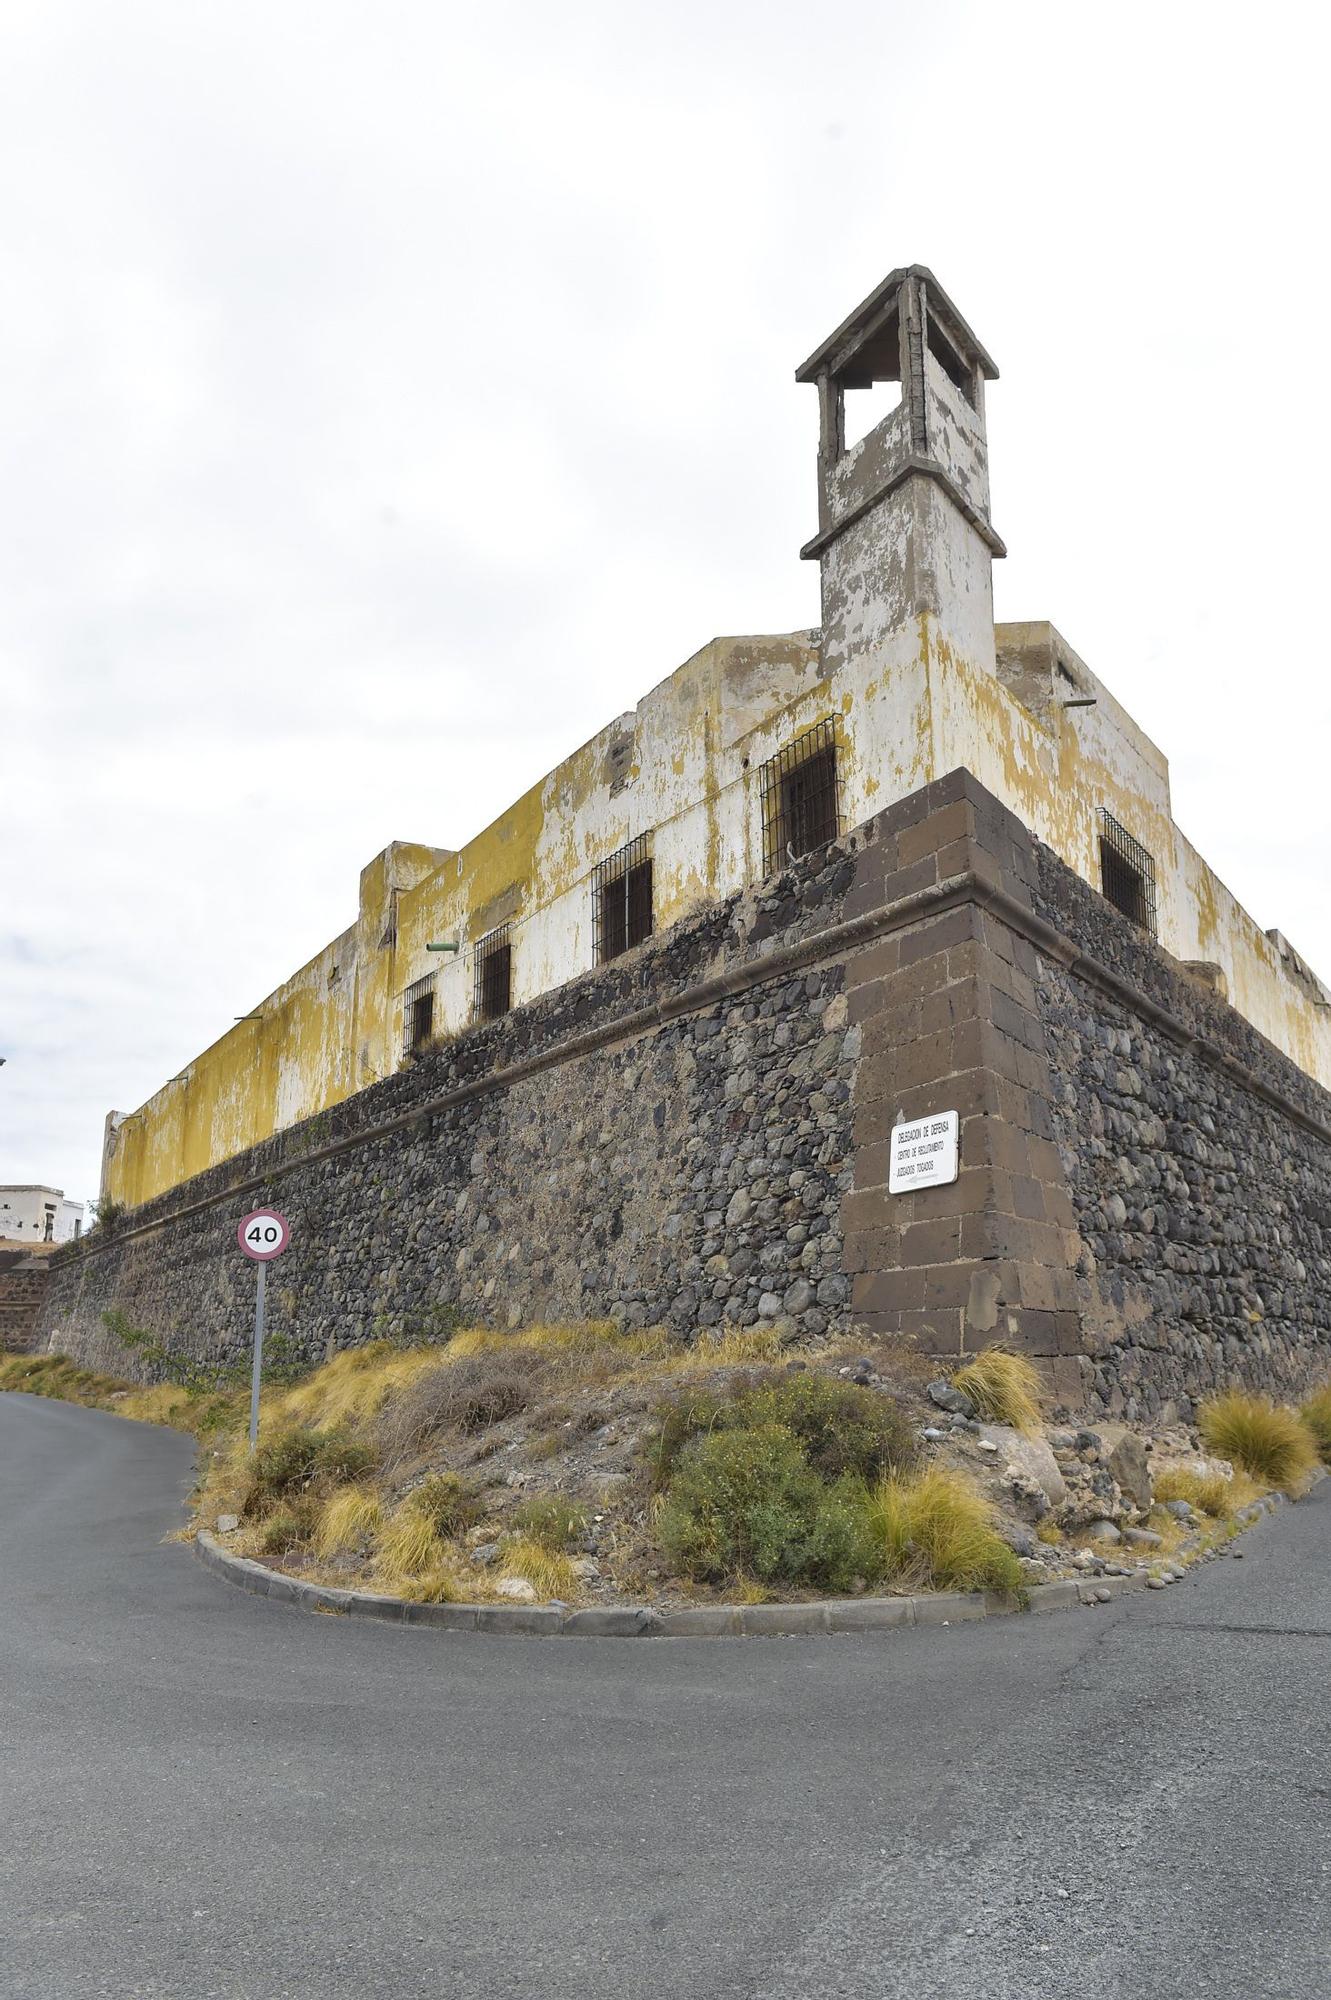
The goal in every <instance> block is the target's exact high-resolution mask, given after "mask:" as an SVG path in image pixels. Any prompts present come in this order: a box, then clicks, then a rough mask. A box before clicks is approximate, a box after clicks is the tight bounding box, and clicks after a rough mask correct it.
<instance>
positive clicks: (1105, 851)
mask: <svg viewBox="0 0 1331 2000" xmlns="http://www.w3.org/2000/svg"><path fill="white" fill-rule="evenodd" d="M1100 887H1101V890H1102V892H1103V894H1104V897H1105V901H1106V902H1109V903H1112V904H1113V905H1114V908H1115V909H1116V910H1121V911H1122V912H1123V915H1124V916H1125V917H1127V918H1129V919H1130V921H1131V922H1132V923H1134V924H1136V925H1137V926H1138V928H1139V929H1140V930H1144V931H1149V932H1150V934H1151V936H1152V937H1154V936H1155V935H1156V910H1155V861H1154V859H1153V858H1152V856H1151V855H1150V854H1148V853H1147V851H1146V849H1145V848H1144V847H1143V846H1142V844H1141V842H1140V841H1139V840H1134V839H1133V837H1132V835H1131V834H1130V833H1129V832H1128V830H1127V828H1126V827H1124V826H1120V825H1119V823H1118V821H1117V820H1116V819H1115V818H1114V816H1113V814H1112V813H1109V812H1106V811H1105V808H1104V807H1103V806H1101V807H1100Z"/></svg>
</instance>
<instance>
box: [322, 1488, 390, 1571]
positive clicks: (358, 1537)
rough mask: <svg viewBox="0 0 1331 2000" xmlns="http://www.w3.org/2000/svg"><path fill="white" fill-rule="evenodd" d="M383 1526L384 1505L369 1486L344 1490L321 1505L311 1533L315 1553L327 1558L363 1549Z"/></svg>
mask: <svg viewBox="0 0 1331 2000" xmlns="http://www.w3.org/2000/svg"><path fill="white" fill-rule="evenodd" d="M383 1524H384V1507H383V1502H382V1500H381V1499H380V1498H379V1495H378V1494H377V1493H376V1492H375V1491H374V1490H373V1488H372V1487H369V1486H347V1487H344V1488H343V1490H342V1492H340V1493H335V1494H334V1495H333V1497H332V1499H331V1500H328V1501H325V1503H324V1506H323V1510H322V1512H321V1513H320V1515H319V1525H318V1527H317V1528H316V1529H315V1531H314V1551H315V1554H316V1555H319V1556H323V1557H325V1558H327V1557H328V1556H339V1555H344V1554H348V1553H351V1552H354V1551H357V1550H360V1549H363V1548H364V1547H365V1545H366V1544H367V1543H368V1542H370V1541H371V1540H372V1539H373V1538H374V1536H376V1535H377V1534H378V1533H379V1531H380V1529H381V1528H382V1527H383Z"/></svg>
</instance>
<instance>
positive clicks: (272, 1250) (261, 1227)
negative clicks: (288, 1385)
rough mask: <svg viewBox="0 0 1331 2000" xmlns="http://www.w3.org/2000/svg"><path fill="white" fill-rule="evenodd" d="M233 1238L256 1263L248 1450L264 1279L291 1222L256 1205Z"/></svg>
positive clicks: (259, 1364)
mask: <svg viewBox="0 0 1331 2000" xmlns="http://www.w3.org/2000/svg"><path fill="white" fill-rule="evenodd" d="M236 1241H237V1243H239V1245H240V1247H241V1249H242V1250H243V1251H244V1253H245V1255H246V1256H247V1257H249V1258H252V1259H253V1261H254V1262H255V1263H256V1264H257V1265H258V1267H259V1270H258V1281H259V1282H258V1284H257V1286H256V1288H255V1294H254V1367H253V1370H252V1372H251V1374H250V1450H251V1451H253V1450H254V1446H255V1443H256V1441H257V1439H258V1435H259V1379H260V1377H261V1375H262V1373H263V1307H264V1291H265V1284H264V1281H265V1279H266V1278H267V1275H268V1266H269V1264H271V1263H272V1261H273V1259H274V1257H280V1256H281V1255H282V1252H283V1251H284V1250H285V1249H286V1247H287V1245H288V1243H290V1241H291V1225H290V1224H289V1223H288V1221H287V1219H286V1217H285V1215H283V1213H282V1211H281V1210H280V1209H278V1208H256V1209H255V1210H254V1212H253V1213H252V1214H251V1215H247V1216H246V1217H245V1219H244V1221H243V1222H242V1223H241V1224H240V1225H239V1227H238V1228H237V1230H236Z"/></svg>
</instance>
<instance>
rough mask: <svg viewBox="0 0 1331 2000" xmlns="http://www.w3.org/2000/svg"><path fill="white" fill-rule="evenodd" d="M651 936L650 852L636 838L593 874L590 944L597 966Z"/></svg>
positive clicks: (647, 842) (642, 837)
mask: <svg viewBox="0 0 1331 2000" xmlns="http://www.w3.org/2000/svg"><path fill="white" fill-rule="evenodd" d="M651 934H652V852H651V839H650V836H649V835H648V834H645V833H643V834H639V836H638V838H637V839H636V840H631V841H629V843H628V845H627V846H626V847H621V848H620V849H619V850H618V852H617V853H614V854H611V855H609V856H608V857H607V859H606V860H604V861H602V862H600V863H598V865H597V866H596V868H595V869H594V870H593V871H592V944H593V947H594V949H595V953H596V960H597V963H598V964H599V965H605V964H606V963H607V962H608V961H609V960H610V959H612V958H618V957H619V956H620V954H621V953H622V952H626V951H629V950H631V949H632V947H633V946H634V945H635V944H641V943H642V941H643V939H644V938H649V937H650V936H651Z"/></svg>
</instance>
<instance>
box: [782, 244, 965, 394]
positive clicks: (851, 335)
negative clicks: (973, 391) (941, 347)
mask: <svg viewBox="0 0 1331 2000" xmlns="http://www.w3.org/2000/svg"><path fill="white" fill-rule="evenodd" d="M911 279H913V280H914V281H915V283H916V285H917V286H919V287H923V288H924V297H925V299H926V300H927V306H928V313H929V318H930V320H931V321H934V322H936V323H937V325H938V327H939V330H940V331H941V333H942V334H943V336H944V337H945V338H946V339H947V340H949V341H950V343H951V345H952V346H953V347H954V348H955V349H956V352H957V356H958V359H959V360H961V361H962V362H964V363H966V364H967V365H968V366H970V367H974V368H978V369H979V371H980V373H981V374H982V375H983V376H984V378H985V380H986V381H988V382H996V381H997V380H998V368H997V366H996V364H995V363H994V361H993V360H992V358H991V357H990V355H988V354H987V353H986V352H985V350H984V348H983V347H981V345H980V343H979V341H978V340H977V339H976V338H975V335H974V334H973V333H972V332H971V329H970V328H969V326H967V324H966V322H965V320H964V319H963V318H962V316H961V314H960V313H959V312H958V311H957V309H956V307H955V306H954V305H953V303H952V301H951V299H950V298H949V297H948V295H947V293H946V292H945V291H944V290H943V287H942V286H941V285H940V284H939V282H938V280H937V278H936V277H935V276H934V274H933V272H932V271H931V270H930V269H929V267H928V265H927V264H902V265H900V266H898V268H897V269H896V270H895V271H889V273H888V275H887V276H886V277H885V278H884V279H883V281H882V283H881V284H880V285H875V286H874V288H873V290H872V291H871V292H870V294H869V296H868V298H867V299H864V300H862V301H861V303H860V304H859V305H857V306H856V308H855V310H854V312H853V313H850V314H848V315H847V317H846V318H845V319H843V320H842V322H841V324H840V326H839V327H837V329H836V331H835V332H834V333H829V334H828V336H827V339H826V340H825V341H823V343H822V344H821V346H819V347H816V348H815V349H814V351H813V353H812V354H811V355H810V356H809V358H808V360H807V361H806V362H805V363H804V365H803V367H802V368H797V369H796V370H795V380H796V381H797V382H816V381H817V380H818V378H819V376H820V375H831V376H832V377H833V378H834V379H835V380H836V381H839V382H840V383H841V385H842V387H843V388H846V389H867V388H868V387H869V386H870V385H871V384H872V383H874V382H899V381H900V380H901V368H900V362H899V360H898V355H897V348H898V326H899V318H900V305H901V292H902V289H903V287H904V286H905V285H906V283H907V281H908V280H911Z"/></svg>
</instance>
